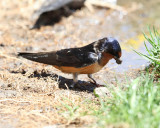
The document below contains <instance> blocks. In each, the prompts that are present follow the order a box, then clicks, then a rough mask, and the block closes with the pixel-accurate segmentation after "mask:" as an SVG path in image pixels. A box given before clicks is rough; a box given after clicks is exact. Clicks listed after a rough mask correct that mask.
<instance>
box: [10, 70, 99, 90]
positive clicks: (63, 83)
mask: <svg viewBox="0 0 160 128" xmlns="http://www.w3.org/2000/svg"><path fill="white" fill-rule="evenodd" d="M11 73H21V74H23V75H25V74H26V71H24V70H21V71H11ZM47 77H50V78H52V79H54V80H55V81H57V82H58V86H59V88H62V89H70V90H75V91H88V92H93V91H94V89H95V88H96V87H97V85H96V84H93V83H91V82H86V81H81V80H78V82H77V84H75V86H74V87H71V85H73V79H68V78H65V77H63V76H59V75H57V74H52V73H49V72H47V71H45V70H42V71H40V72H38V71H37V70H35V71H34V72H33V73H32V74H31V75H29V76H28V78H38V79H40V78H41V79H42V78H43V79H44V80H47Z"/></svg>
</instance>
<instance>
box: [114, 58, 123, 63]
mask: <svg viewBox="0 0 160 128" xmlns="http://www.w3.org/2000/svg"><path fill="white" fill-rule="evenodd" d="M114 59H115V60H116V63H117V64H121V63H122V60H120V58H118V57H116V56H114Z"/></svg>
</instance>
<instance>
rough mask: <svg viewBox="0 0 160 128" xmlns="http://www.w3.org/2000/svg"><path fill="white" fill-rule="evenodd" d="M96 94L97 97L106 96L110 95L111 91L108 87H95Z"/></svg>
mask: <svg viewBox="0 0 160 128" xmlns="http://www.w3.org/2000/svg"><path fill="white" fill-rule="evenodd" d="M94 95H95V96H96V97H106V96H110V95H111V93H110V91H109V90H108V89H107V88H106V87H99V88H96V89H94Z"/></svg>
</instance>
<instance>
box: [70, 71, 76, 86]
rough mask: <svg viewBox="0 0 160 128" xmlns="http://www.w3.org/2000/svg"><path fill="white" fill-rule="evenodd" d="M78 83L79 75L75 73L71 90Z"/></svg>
mask: <svg viewBox="0 0 160 128" xmlns="http://www.w3.org/2000/svg"><path fill="white" fill-rule="evenodd" d="M77 82H78V73H73V83H72V84H71V86H70V87H71V88H73V87H74V85H75V84H76V83H77Z"/></svg>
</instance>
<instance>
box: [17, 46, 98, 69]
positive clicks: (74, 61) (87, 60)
mask: <svg viewBox="0 0 160 128" xmlns="http://www.w3.org/2000/svg"><path fill="white" fill-rule="evenodd" d="M18 55H19V56H22V57H24V58H26V59H29V60H32V61H36V62H39V63H44V64H49V65H56V66H69V67H77V68H80V67H84V66H87V65H91V64H93V63H95V62H96V61H98V55H97V54H96V53H93V52H87V51H85V52H84V51H81V50H79V49H76V48H74V49H64V50H60V51H57V52H44V53H19V54H18Z"/></svg>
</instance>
